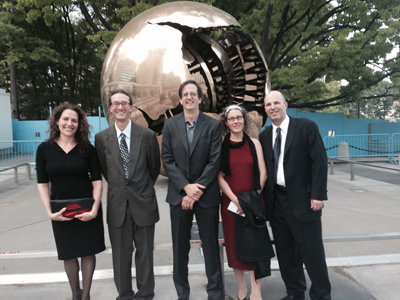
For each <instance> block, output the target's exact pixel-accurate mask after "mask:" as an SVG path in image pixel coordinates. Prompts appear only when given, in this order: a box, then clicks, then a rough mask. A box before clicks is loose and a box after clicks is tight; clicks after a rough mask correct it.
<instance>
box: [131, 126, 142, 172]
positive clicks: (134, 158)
mask: <svg viewBox="0 0 400 300" xmlns="http://www.w3.org/2000/svg"><path fill="white" fill-rule="evenodd" d="M131 123H132V127H131V145H130V151H129V175H128V179H130V178H132V176H133V173H134V171H135V169H136V165H137V162H138V157H139V153H140V147H141V145H142V134H141V132H139V129H140V128H139V125H137V124H135V123H133V122H132V121H131Z"/></svg>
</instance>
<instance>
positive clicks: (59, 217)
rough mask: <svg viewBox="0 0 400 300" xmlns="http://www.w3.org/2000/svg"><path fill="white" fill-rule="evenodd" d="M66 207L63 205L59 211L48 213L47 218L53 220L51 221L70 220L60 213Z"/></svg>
mask: <svg viewBox="0 0 400 300" xmlns="http://www.w3.org/2000/svg"><path fill="white" fill-rule="evenodd" d="M66 209H67V208H66V207H64V208H63V209H62V210H60V211H59V212H56V213H54V214H53V213H51V214H50V215H49V218H50V220H53V221H71V220H72V219H71V218H66V217H64V216H63V215H62V214H63V212H64V211H66Z"/></svg>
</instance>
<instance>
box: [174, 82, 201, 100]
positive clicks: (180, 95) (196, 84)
mask: <svg viewBox="0 0 400 300" xmlns="http://www.w3.org/2000/svg"><path fill="white" fill-rule="evenodd" d="M189 83H191V84H194V85H195V86H196V87H197V96H199V98H203V90H202V88H201V86H200V85H199V84H198V83H197V82H196V81H194V80H191V79H189V80H186V81H184V82H182V84H181V86H180V87H179V91H178V94H179V98H180V99H182V90H183V88H184V87H185V85H187V84H189Z"/></svg>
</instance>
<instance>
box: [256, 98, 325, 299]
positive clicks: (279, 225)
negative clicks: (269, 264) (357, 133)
mask: <svg viewBox="0 0 400 300" xmlns="http://www.w3.org/2000/svg"><path fill="white" fill-rule="evenodd" d="M264 104H265V112H266V113H267V115H268V117H269V118H270V119H271V121H272V125H271V126H269V127H266V128H265V130H264V131H263V132H261V134H260V142H261V145H262V147H263V152H264V158H265V164H266V166H267V174H268V179H267V183H266V185H265V187H264V199H265V201H266V206H267V212H268V217H269V220H270V223H271V227H272V232H273V235H274V241H275V247H276V253H277V257H278V262H279V269H280V272H281V276H282V279H283V281H284V283H285V286H286V291H287V295H286V296H285V297H283V298H282V299H281V300H302V299H304V293H305V290H306V281H305V276H304V271H303V263H304V265H305V266H306V269H307V273H308V275H309V277H310V279H311V281H312V284H311V288H310V298H311V299H312V300H328V299H331V295H330V294H331V285H330V282H329V278H328V270H327V266H326V261H325V251H324V245H323V243H322V226H321V212H322V208H323V207H324V204H323V201H324V200H327V174H328V173H327V172H328V165H327V157H326V152H325V147H324V144H323V142H322V139H321V136H320V134H319V130H318V127H317V125H316V124H315V123H314V122H313V121H311V120H308V119H299V118H292V117H289V116H288V115H287V112H286V109H287V107H288V103H287V102H286V99H285V96H284V95H283V94H282V93H281V92H279V91H271V92H269V93H268V94H267V95H266V96H265V100H264Z"/></svg>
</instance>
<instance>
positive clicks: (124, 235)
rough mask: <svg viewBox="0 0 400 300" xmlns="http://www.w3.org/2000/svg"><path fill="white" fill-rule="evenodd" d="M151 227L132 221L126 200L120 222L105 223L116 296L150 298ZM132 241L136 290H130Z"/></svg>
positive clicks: (126, 299)
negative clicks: (111, 224)
mask: <svg viewBox="0 0 400 300" xmlns="http://www.w3.org/2000/svg"><path fill="white" fill-rule="evenodd" d="M154 230H155V226H154V225H151V226H145V227H140V226H137V225H136V224H135V221H134V220H133V217H132V213H131V209H130V207H129V203H128V202H127V207H126V213H125V220H124V223H123V224H122V226H121V227H112V226H108V231H109V235H110V241H111V248H112V258H113V269H114V282H115V286H116V287H117V291H118V294H119V296H118V297H117V300H133V299H135V300H152V299H153V298H154V287H155V282H154V267H153V257H154V256H153V253H154ZM133 243H134V244H135V248H136V254H135V265H136V286H137V289H138V291H137V293H136V294H135V292H134V291H133V290H132V254H133V251H134V246H133Z"/></svg>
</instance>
